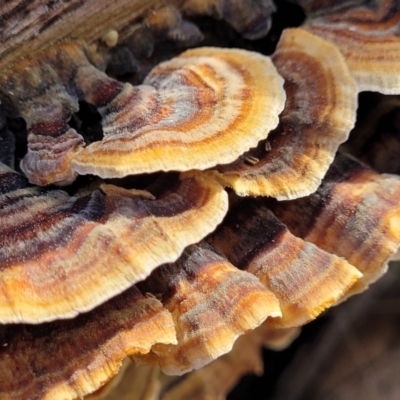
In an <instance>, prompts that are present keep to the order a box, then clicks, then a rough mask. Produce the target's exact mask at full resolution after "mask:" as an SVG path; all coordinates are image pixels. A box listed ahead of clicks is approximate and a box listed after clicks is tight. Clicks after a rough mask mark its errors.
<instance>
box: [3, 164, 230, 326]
mask: <svg viewBox="0 0 400 400" xmlns="http://www.w3.org/2000/svg"><path fill="white" fill-rule="evenodd" d="M104 190H105V191H106V192H107V191H109V187H105V189H104ZM109 192H110V194H109V195H106V196H105V195H103V194H102V193H100V192H98V191H97V192H93V193H92V194H90V195H87V196H84V197H80V198H76V197H70V196H68V195H67V194H66V193H65V192H62V191H57V190H44V189H40V188H37V187H29V186H28V185H27V183H26V180H25V178H24V177H22V176H21V175H19V174H17V173H15V172H13V171H11V170H10V169H8V168H6V167H4V166H1V169H0V195H1V196H0V219H1V227H0V265H1V270H0V321H1V322H3V323H4V322H41V321H48V320H52V319H56V318H66V317H72V316H74V315H76V314H77V313H79V312H83V311H87V310H90V309H92V308H93V307H95V306H96V305H98V304H100V303H102V302H103V301H105V300H107V299H109V298H110V297H112V296H115V295H116V294H118V293H120V292H122V291H123V290H125V289H127V288H128V287H130V286H131V285H132V284H134V283H135V282H137V281H139V280H142V279H144V278H145V277H146V276H147V275H149V274H150V273H151V271H152V270H153V269H154V268H155V267H157V266H158V265H160V264H163V263H165V262H171V261H175V260H176V259H177V258H178V257H179V255H180V254H181V252H182V251H183V249H184V248H185V247H186V246H187V245H189V244H192V243H195V242H197V241H199V240H200V239H202V238H203V237H204V236H205V235H207V234H208V233H209V232H210V231H212V230H214V229H215V227H216V225H217V224H218V223H219V222H220V221H221V219H222V218H223V216H224V215H225V213H226V210H227V199H226V194H225V192H224V191H223V190H222V188H221V187H220V186H219V185H218V184H217V183H216V182H215V181H213V180H211V179H207V178H206V177H204V176H202V175H200V174H196V173H192V174H189V173H187V174H186V175H185V176H182V177H181V180H180V182H179V184H178V185H177V188H175V190H171V191H170V192H167V193H165V194H164V195H163V196H161V197H160V198H159V199H157V200H150V199H146V198H142V196H138V195H137V194H136V193H135V192H134V193H132V192H130V191H128V190H126V191H125V192H124V193H121V192H118V191H113V190H111V191H109Z"/></svg>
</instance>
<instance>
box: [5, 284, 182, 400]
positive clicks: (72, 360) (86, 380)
mask: <svg viewBox="0 0 400 400" xmlns="http://www.w3.org/2000/svg"><path fill="white" fill-rule="evenodd" d="M0 338H1V347H0V363H1V364H0V365H1V367H0V397H1V398H2V399H4V400H19V399H30V400H39V399H64V400H67V399H68V400H74V399H76V398H82V397H83V396H84V395H86V394H88V393H91V392H93V391H94V390H96V389H97V388H99V387H100V386H101V385H103V384H104V383H105V382H107V381H108V380H109V379H110V378H111V377H112V376H113V375H115V373H116V372H117V371H118V370H119V369H120V367H121V364H122V360H123V359H124V358H125V357H126V356H127V355H133V354H145V353H148V352H149V351H150V349H151V348H152V346H153V345H154V344H155V343H165V344H167V343H175V342H176V337H175V328H174V324H173V321H172V318H171V315H170V314H169V312H168V311H166V310H165V309H164V308H163V307H162V305H161V304H160V302H159V301H158V300H156V299H154V298H153V297H145V296H143V295H142V294H141V293H140V292H139V290H138V289H137V288H136V287H133V288H131V289H129V290H127V291H125V292H124V293H123V294H121V295H119V296H117V297H115V298H114V299H112V300H111V301H109V302H107V303H105V304H103V305H101V306H100V307H98V308H96V310H94V311H91V312H90V313H88V314H84V315H80V316H78V317H77V318H74V319H72V320H67V321H55V322H51V323H46V324H41V325H22V324H17V325H3V326H1V327H0Z"/></svg>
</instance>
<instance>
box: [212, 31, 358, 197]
mask: <svg viewBox="0 0 400 400" xmlns="http://www.w3.org/2000/svg"><path fill="white" fill-rule="evenodd" d="M272 60H273V62H274V64H275V66H276V68H277V70H278V72H279V74H280V75H282V77H283V78H284V79H285V85H284V88H285V91H286V94H287V102H286V105H285V109H284V111H283V112H282V114H281V116H280V126H279V128H278V129H277V130H276V132H274V133H273V134H272V135H270V137H269V139H268V143H269V145H270V146H269V147H268V148H267V149H266V148H265V142H261V143H260V144H259V145H258V147H257V148H256V149H254V150H252V151H250V152H249V153H248V154H249V155H251V156H254V158H255V160H256V162H255V163H254V165H252V164H251V163H248V162H247V159H248V156H247V155H246V156H244V157H240V158H239V159H238V160H237V161H235V162H234V163H232V164H229V165H222V166H219V167H218V168H217V171H215V172H213V175H214V176H215V177H216V178H217V179H218V180H219V181H220V182H221V183H222V184H224V185H227V186H230V187H232V188H233V189H234V190H235V192H236V193H238V194H239V195H242V196H243V195H252V196H272V197H275V198H277V199H279V200H285V199H291V198H296V197H302V196H306V195H309V194H310V193H313V192H314V191H315V190H316V189H317V188H318V186H319V184H320V183H321V180H322V178H323V177H324V175H325V173H326V171H327V169H328V167H329V165H330V164H331V162H332V160H333V158H334V156H335V153H336V151H337V149H338V147H339V145H340V144H341V143H343V142H344V141H345V140H346V139H347V138H348V135H349V133H350V130H351V129H352V128H353V126H354V123H355V117H356V108H357V90H356V85H355V82H354V79H353V78H352V76H351V75H350V72H349V70H348V68H347V65H346V63H345V61H344V59H343V57H342V56H341V54H340V53H339V51H338V50H337V49H336V48H335V46H333V45H331V44H329V43H328V42H326V41H324V40H322V39H320V38H318V37H316V36H314V35H312V34H309V33H308V32H306V31H304V30H302V29H286V30H285V31H284V32H283V33H282V35H281V38H280V40H279V43H278V45H277V48H276V50H275V52H274V54H273V56H272Z"/></svg>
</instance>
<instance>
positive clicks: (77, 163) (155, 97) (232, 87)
mask: <svg viewBox="0 0 400 400" xmlns="http://www.w3.org/2000/svg"><path fill="white" fill-rule="evenodd" d="M144 83H145V85H144V86H139V87H136V88H133V87H131V86H129V85H125V86H124V89H123V90H122V91H121V93H120V94H119V95H118V96H116V97H115V98H114V99H113V100H112V101H111V102H110V103H109V104H106V105H104V107H102V108H101V109H100V110H99V111H100V113H101V114H102V115H103V130H104V139H103V140H102V141H101V142H95V143H92V144H90V145H89V146H88V147H86V148H85V149H84V150H82V151H81V152H80V153H79V154H78V155H77V156H76V157H75V158H74V160H73V161H72V165H73V169H74V170H76V171H77V172H78V173H80V174H88V173H91V174H95V175H99V176H101V177H117V176H125V175H128V174H136V173H142V172H151V171H159V170H179V171H182V170H189V169H193V168H196V169H206V168H209V167H212V166H214V165H216V164H217V163H225V162H230V161H233V160H234V159H236V158H237V157H238V156H239V155H240V154H242V153H243V152H244V151H246V150H248V149H249V148H250V147H252V146H255V145H256V144H257V143H258V142H259V141H260V140H262V139H265V138H266V136H267V135H268V132H269V131H270V130H271V129H273V128H274V127H275V126H276V125H277V123H278V115H279V113H280V112H281V111H282V109H283V105H284V101H285V94H284V91H283V88H282V83H283V81H282V79H281V77H280V76H279V75H278V74H277V72H276V70H275V68H274V67H273V65H272V63H271V62H270V60H269V59H268V58H267V57H264V56H261V55H259V54H256V53H252V52H248V51H244V50H235V49H217V48H199V49H195V50H189V51H186V52H184V53H183V54H181V55H180V56H179V57H176V58H174V59H172V60H170V61H167V62H164V63H162V64H160V65H159V66H158V67H156V68H155V69H154V70H153V71H152V72H151V73H150V74H149V76H148V77H147V78H146V80H145V82H144ZM93 90H96V92H97V93H99V92H100V93H101V89H100V90H99V88H93Z"/></svg>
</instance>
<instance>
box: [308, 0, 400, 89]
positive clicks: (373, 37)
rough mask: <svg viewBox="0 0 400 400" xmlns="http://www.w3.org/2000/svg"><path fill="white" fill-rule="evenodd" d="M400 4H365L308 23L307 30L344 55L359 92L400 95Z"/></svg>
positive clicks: (390, 1)
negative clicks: (333, 45) (327, 41)
mask: <svg viewBox="0 0 400 400" xmlns="http://www.w3.org/2000/svg"><path fill="white" fill-rule="evenodd" d="M399 21H400V3H399V2H398V1H397V0H382V1H378V2H367V1H363V4H362V5H355V6H354V7H347V8H344V9H341V8H339V10H337V11H336V9H335V7H332V10H331V12H330V13H329V12H328V10H324V14H323V15H321V16H319V17H318V16H317V17H315V18H313V17H311V18H310V19H309V20H308V21H307V25H306V28H307V29H308V30H310V31H311V32H313V33H315V34H317V35H319V36H321V37H323V38H325V39H327V40H329V41H330V42H332V43H334V44H335V45H336V46H337V47H338V48H339V49H340V51H341V52H342V54H343V55H344V58H345V59H346V62H347V64H348V66H349V69H350V71H351V73H352V74H353V76H354V78H355V79H356V81H357V85H358V89H359V91H363V90H370V91H376V92H381V93H385V94H398V93H400V74H399V73H398V71H399V69H400V37H399V32H400V30H399Z"/></svg>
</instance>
